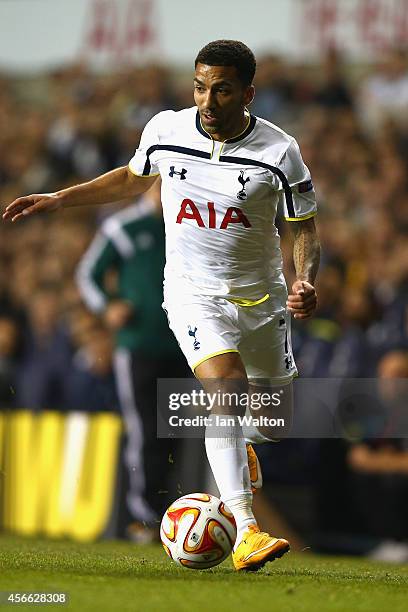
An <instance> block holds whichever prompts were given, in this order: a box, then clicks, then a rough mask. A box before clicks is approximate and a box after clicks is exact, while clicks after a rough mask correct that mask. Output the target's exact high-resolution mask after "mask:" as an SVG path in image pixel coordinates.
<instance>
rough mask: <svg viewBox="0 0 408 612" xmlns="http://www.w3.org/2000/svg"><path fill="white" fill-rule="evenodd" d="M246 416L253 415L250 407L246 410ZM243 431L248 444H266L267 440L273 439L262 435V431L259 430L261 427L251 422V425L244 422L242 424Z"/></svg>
mask: <svg viewBox="0 0 408 612" xmlns="http://www.w3.org/2000/svg"><path fill="white" fill-rule="evenodd" d="M245 416H246V417H252V416H253V415H252V414H251V411H250V409H249V408H247V409H246V411H245ZM242 432H243V435H244V438H245V442H246V443H247V444H265V442H271V441H272V440H270V439H269V438H267V437H266V436H264V435H262V434H261V432H260V431H259V429H258V428H257V427H255V425H253V424H252V421H251V424H250V425H246V424H244V425H243V426H242Z"/></svg>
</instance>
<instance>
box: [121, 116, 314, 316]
mask: <svg viewBox="0 0 408 612" xmlns="http://www.w3.org/2000/svg"><path fill="white" fill-rule="evenodd" d="M129 167H130V170H131V171H132V172H133V173H134V174H136V175H138V176H154V175H157V174H160V175H161V177H162V203H163V214H164V221H165V226H166V242H167V246H166V267H165V296H167V297H170V298H173V297H175V296H177V297H180V296H181V295H189V294H190V295H206V296H218V297H223V298H226V299H229V300H232V301H236V302H238V303H242V304H243V305H250V304H252V303H256V302H259V301H261V300H262V299H266V297H265V296H266V295H268V294H269V295H270V297H271V301H273V295H274V293H276V294H277V295H278V294H279V300H278V301H279V305H278V304H277V308H278V309H280V308H282V288H283V287H285V288H286V286H285V281H284V278H283V274H282V255H281V251H280V246H279V235H278V232H277V229H276V227H275V225H274V220H275V216H276V210H277V205H278V202H279V199H280V198H282V200H283V205H284V214H285V217H286V219H287V220H288V221H298V220H303V219H308V218H310V217H313V216H314V215H315V214H316V201H315V194H314V189H313V185H312V182H311V179H310V173H309V170H308V169H307V167H306V166H305V164H304V162H303V160H302V157H301V155H300V151H299V147H298V145H297V143H296V141H295V140H294V138H292V137H291V136H289V135H288V134H286V133H285V132H283V131H282V130H281V129H279V128H278V127H276V126H275V125H273V124H271V123H269V122H268V121H265V120H264V119H260V118H258V117H255V116H253V115H249V114H248V124H247V127H246V129H245V130H244V131H243V132H242V133H241V134H240V135H239V136H236V137H235V138H232V139H229V140H226V141H225V142H217V141H214V140H213V139H212V138H211V136H210V135H209V134H208V133H207V132H206V131H205V130H204V129H203V127H202V125H201V122H200V117H199V114H198V110H197V108H196V107H193V108H189V109H184V110H181V111H178V112H174V111H164V112H161V113H159V114H158V115H156V116H155V117H153V119H151V121H150V122H149V123H148V124H147V125H146V127H145V129H144V131H143V134H142V137H141V141H140V145H139V148H138V149H137V150H136V153H135V155H134V157H133V158H132V159H131V161H130V163H129Z"/></svg>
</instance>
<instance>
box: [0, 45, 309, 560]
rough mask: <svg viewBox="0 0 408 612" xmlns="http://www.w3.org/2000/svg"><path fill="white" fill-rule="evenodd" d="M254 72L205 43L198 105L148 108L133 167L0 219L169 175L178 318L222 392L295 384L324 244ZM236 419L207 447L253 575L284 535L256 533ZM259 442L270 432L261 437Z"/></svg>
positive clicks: (225, 410)
mask: <svg viewBox="0 0 408 612" xmlns="http://www.w3.org/2000/svg"><path fill="white" fill-rule="evenodd" d="M255 67H256V62H255V58H254V56H253V53H252V52H251V51H250V49H248V47H246V45H244V44H243V43H241V42H239V41H231V40H219V41H214V42H211V43H209V44H208V45H206V46H205V47H204V48H203V49H201V51H200V52H199V53H198V55H197V58H196V61H195V78H194V99H195V103H196V106H195V107H193V108H188V109H184V110H181V111H179V112H174V111H164V112H161V113H159V114H158V115H156V116H155V117H153V118H152V119H151V121H150V122H149V123H148V124H147V125H146V127H145V129H144V132H143V134H142V137H141V141H140V145H139V147H138V149H137V150H136V153H135V155H134V157H133V158H132V159H131V160H130V162H129V165H128V166H126V167H122V168H118V169H116V170H113V171H111V172H108V173H107V174H104V175H102V176H100V177H98V178H96V179H94V180H93V181H89V182H87V183H82V184H80V185H76V186H74V187H69V188H67V189H63V190H62V191H58V192H55V193H51V194H34V195H31V196H25V197H21V198H18V199H17V200H15V201H14V202H12V203H11V204H10V205H9V206H7V208H6V210H5V213H4V215H3V218H4V219H11V220H12V221H16V220H18V219H21V218H24V217H25V216H31V215H33V214H35V213H37V212H42V211H52V210H57V209H60V208H63V207H70V206H80V205H82V206H83V205H87V204H104V203H107V202H113V201H117V200H123V199H125V198H129V197H134V196H136V195H138V194H140V193H143V192H144V191H146V190H147V189H148V188H149V187H150V186H151V185H152V184H153V182H154V181H155V179H156V177H157V176H158V175H159V174H160V175H161V177H162V204H163V213H164V220H165V226H166V240H167V245H166V268H165V280H164V305H165V309H166V312H167V316H168V320H169V325H170V327H171V329H172V330H173V332H174V334H175V336H176V338H177V340H178V342H179V344H180V346H181V348H182V350H183V352H184V354H185V356H186V358H187V361H188V363H189V365H190V366H191V368H192V370H193V371H194V374H195V376H196V377H197V378H198V379H199V380H200V381H201V382H202V384H203V386H204V388H205V389H209V388H211V381H213V380H214V379H215V380H216V381H217V384H218V389H219V390H221V392H222V393H224V394H228V393H231V392H236V391H237V389H239V390H244V389H248V385H249V384H250V385H251V386H252V388H255V389H256V387H257V385H258V384H265V381H267V382H268V384H270V385H271V386H272V385H280V386H284V385H286V386H289V385H290V383H291V380H292V378H293V376H295V375H296V366H295V363H294V360H293V356H292V351H291V344H290V321H289V317H290V313H292V314H293V316H294V317H295V318H297V319H307V318H308V317H310V316H311V315H312V314H313V312H314V310H315V308H316V292H315V289H314V286H313V284H314V280H315V277H316V273H317V269H318V265H319V251H320V250H319V243H318V239H317V236H316V230H315V225H314V220H313V217H314V216H315V214H316V202H315V194H314V189H313V184H312V182H311V178H310V174H309V171H308V169H307V167H306V166H305V164H304V163H303V160H302V158H301V155H300V151H299V147H298V145H297V143H296V141H295V140H294V139H293V138H292V137H291V136H289V135H288V134H286V133H285V132H283V131H282V130H281V129H279V128H278V127H276V126H275V125H273V124H271V123H269V122H267V121H265V120H263V119H260V118H258V117H255V116H253V115H251V114H250V112H249V111H248V109H247V107H248V105H249V104H250V103H251V101H252V99H253V97H254V93H255V90H254V87H253V85H252V81H253V78H254V74H255ZM280 200H282V203H283V208H284V213H285V218H286V219H287V220H288V221H289V222H290V225H291V226H292V227H293V229H294V251H293V256H294V265H295V270H296V281H295V282H294V284H293V285H292V289H291V293H290V295H289V296H288V295H287V289H286V283H285V280H284V277H283V274H282V257H281V252H280V248H279V235H278V232H277V230H276V227H275V225H274V219H275V215H276V209H277V205H278V202H279V201H280ZM212 412H213V414H218V415H239V414H241V413H242V408H241V407H240V406H238V405H233V403H232V402H231V405H230V406H224V405H216V406H214V408H213V409H212ZM232 421H233V424H232V425H231V426H226V427H223V428H222V432H221V435H220V432H217V433H214V431H212V428H211V427H209V428H208V430H207V431H206V440H205V444H206V451H207V457H208V460H209V463H210V466H211V469H212V471H213V474H214V477H215V480H216V482H217V485H218V488H219V490H220V494H221V497H222V499H223V501H224V502H225V503H226V504H227V506H229V508H230V510H231V511H232V513H233V515H234V517H235V520H236V523H237V532H238V533H237V540H236V543H235V546H234V550H233V561H234V565H235V568H236V569H237V570H244V571H245V570H246V571H253V570H257V569H259V568H261V567H263V565H264V564H265V563H266V562H267V561H272V560H273V559H275V558H277V557H280V556H282V555H283V554H284V553H285V552H287V551H288V550H289V543H288V542H287V541H286V540H285V539H282V538H275V537H273V536H270V535H269V534H267V533H263V532H261V531H260V530H259V528H258V525H257V523H256V519H255V517H254V515H253V512H252V491H251V477H252V481H254V480H256V472H257V469H256V468H257V460H256V455H255V453H254V451H253V449H252V447H251V446H249V449H248V451H247V448H246V444H245V437H244V432H243V430H242V426H241V425H240V424H239V421H238V419H235V420H234V419H232ZM252 440H253V441H262V442H264V441H266V440H267V437H265V436H262V435H261V434H259V436H258V437H257V435H256V433H255V435H254V436H252ZM250 473H251V474H250ZM256 484H257V483H255V482H254V485H256Z"/></svg>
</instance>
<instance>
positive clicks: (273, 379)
mask: <svg viewBox="0 0 408 612" xmlns="http://www.w3.org/2000/svg"><path fill="white" fill-rule="evenodd" d="M297 376H299V374H298V372H293V373H292V374H288V376H264V377H261V376H257V377H255V376H248V382H249V384H250V385H252V386H253V387H256V386H257V383H256V381H257V380H259V379H261V380H265V379H267V380H268V381H269V382H270V383H271V384H273V385H289V384H290V383H291V382H292V381H293V379H294V378H297ZM254 381H255V382H254ZM259 386H262V385H259Z"/></svg>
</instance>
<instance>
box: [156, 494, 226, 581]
mask: <svg viewBox="0 0 408 612" xmlns="http://www.w3.org/2000/svg"><path fill="white" fill-rule="evenodd" d="M160 537H161V541H162V544H163V547H164V550H165V551H166V553H167V554H168V555H169V557H170V559H173V561H175V562H176V563H178V565H182V566H183V567H189V568H191V569H207V568H209V567H214V566H215V565H218V564H219V563H222V561H224V559H226V558H227V557H228V555H229V554H230V552H231V550H232V547H233V545H234V542H235V539H236V537H237V529H236V525H235V520H234V517H233V515H232V514H231V512H230V511H229V510H228V508H227V507H226V506H225V505H224V504H223V502H222V501H221V500H220V499H218V497H214V496H213V495H209V494H207V493H190V494H189V495H184V496H183V497H180V498H179V499H176V501H175V502H174V503H172V505H171V506H170V507H169V508H168V509H167V510H166V512H165V513H164V516H163V519H162V522H161V525H160Z"/></svg>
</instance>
